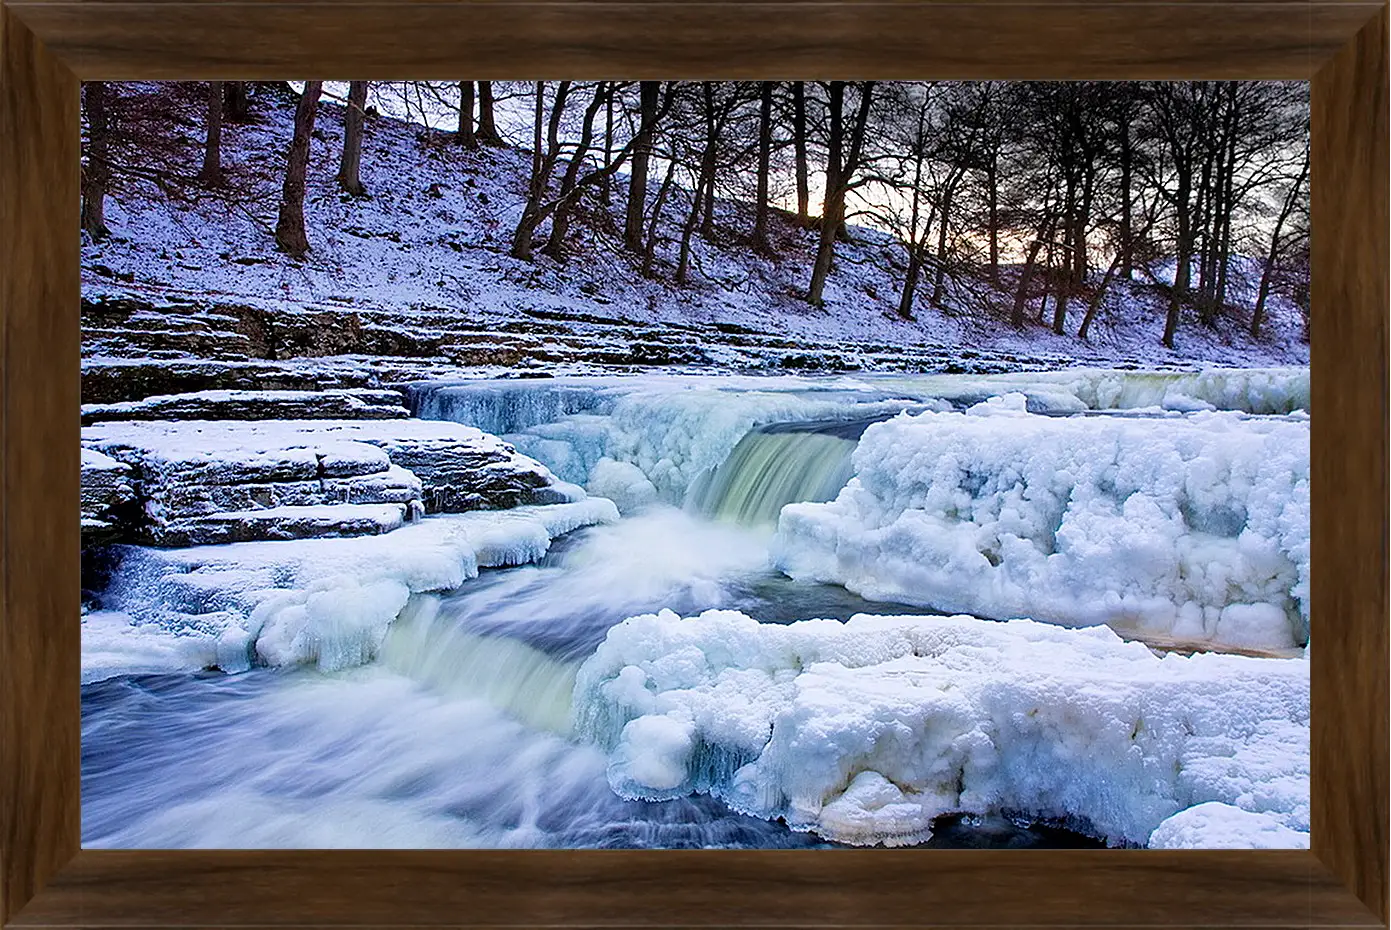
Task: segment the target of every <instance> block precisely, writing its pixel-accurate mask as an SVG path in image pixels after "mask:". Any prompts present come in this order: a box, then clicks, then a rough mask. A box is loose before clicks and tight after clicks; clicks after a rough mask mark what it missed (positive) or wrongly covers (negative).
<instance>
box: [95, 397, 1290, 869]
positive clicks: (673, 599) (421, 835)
mask: <svg viewBox="0 0 1391 930" xmlns="http://www.w3.org/2000/svg"><path fill="white" fill-rule="evenodd" d="M1050 379H1051V380H1050ZM1121 380H1122V381H1124V380H1125V379H1124V378H1122V379H1121ZM1131 380H1133V381H1134V382H1135V383H1134V384H1130V385H1125V386H1124V387H1125V390H1129V391H1130V392H1131V395H1132V396H1131V398H1130V400H1131V402H1130V403H1120V402H1119V401H1120V400H1122V399H1124V398H1122V397H1121V396H1120V395H1121V394H1124V391H1121V392H1119V393H1118V394H1117V397H1116V398H1113V404H1114V406H1116V407H1132V408H1133V407H1146V403H1145V402H1146V401H1147V400H1148V401H1150V402H1152V403H1151V406H1160V404H1157V403H1153V402H1154V401H1155V400H1156V398H1158V399H1159V400H1160V401H1162V400H1163V399H1164V398H1165V397H1166V396H1168V397H1169V398H1171V399H1172V398H1180V399H1179V400H1175V401H1174V402H1172V403H1169V404H1168V405H1167V406H1168V407H1169V408H1170V410H1169V412H1168V413H1167V414H1166V413H1163V412H1162V411H1156V410H1150V411H1149V413H1151V414H1153V415H1173V414H1174V413H1175V410H1176V409H1182V407H1183V405H1184V401H1183V400H1182V398H1188V399H1192V397H1191V394H1183V393H1176V392H1175V391H1174V390H1173V389H1172V384H1171V383H1167V382H1166V383H1164V384H1161V385H1160V388H1158V389H1156V388H1154V387H1153V385H1152V384H1151V383H1150V382H1149V381H1145V380H1144V379H1143V378H1142V377H1140V376H1136V377H1134V378H1132V379H1131ZM1160 380H1161V381H1164V379H1160ZM1169 380H1170V382H1171V381H1172V379H1169ZM635 383H636V384H637V385H638V386H639V387H640V388H641V389H635V387H634V384H635ZM1017 383H1018V381H1017V380H1016V381H1013V382H1010V386H1017ZM1060 383H1061V381H1060V379H1059V378H1058V377H1057V376H1049V378H1042V379H1041V380H1039V381H1038V383H1036V384H1035V385H1034V387H1035V388H1036V389H1037V390H1035V391H1034V392H1033V393H1030V396H1029V404H1030V409H1037V410H1039V411H1040V412H1054V413H1058V414H1059V415H1065V414H1075V413H1080V412H1083V411H1084V410H1087V409H1088V408H1092V409H1093V411H1094V409H1095V407H1096V406H1097V400H1096V398H1095V397H1094V396H1092V397H1088V396H1083V397H1082V398H1080V399H1079V398H1078V396H1077V395H1078V393H1079V389H1078V388H1077V387H1076V386H1075V385H1074V386H1072V387H1069V388H1064V387H1060V386H1059V384H1060ZM1306 385H1307V381H1306ZM768 387H769V385H768V384H766V383H761V382H756V381H753V379H730V380H728V381H726V382H722V383H720V384H717V385H715V386H714V388H713V389H712V387H711V385H710V384H709V383H707V382H704V381H698V380H697V381H692V382H682V381H680V379H674V378H673V379H668V381H666V382H663V381H662V379H654V378H648V379H646V380H645V381H641V382H633V381H625V380H623V379H618V378H602V379H574V380H573V381H567V382H563V383H551V384H547V383H536V382H532V383H527V382H511V383H505V384H500V383H498V382H487V383H479V382H475V383H468V384H456V385H427V386H417V387H416V388H415V389H414V391H413V402H414V404H415V407H416V410H417V413H418V415H421V416H424V417H427V418H441V419H452V420H456V421H459V422H464V423H469V424H470V425H477V426H479V427H481V428H484V429H486V430H489V431H491V432H495V433H497V434H501V435H504V436H505V437H506V438H508V439H509V440H510V441H512V442H514V443H515V444H516V445H517V446H518V448H519V449H520V450H521V451H523V452H526V453H527V454H530V455H533V456H535V457H537V458H539V459H541V460H542V461H543V462H545V463H546V464H547V465H548V466H550V467H551V468H552V469H553V470H554V471H555V472H556V473H557V474H558V475H560V477H562V478H563V479H565V480H568V481H572V482H575V483H580V484H588V485H589V487H590V490H591V493H597V494H601V495H603V496H610V497H612V498H613V499H615V501H616V502H617V503H618V504H619V506H620V509H622V510H623V512H624V517H623V519H621V520H620V521H619V522H618V523H616V524H612V525H607V526H595V527H589V528H586V529H583V530H579V531H577V532H575V533H572V534H570V535H568V536H565V537H562V538H560V539H558V540H556V541H555V543H554V544H553V545H552V547H551V549H550V551H549V552H548V554H547V555H546V556H545V558H543V559H542V560H541V561H539V562H537V563H535V564H531V565H526V566H522V567H518V568H509V569H499V570H485V571H484V572H483V573H482V574H481V575H480V576H479V577H478V578H477V579H474V580H472V581H469V582H468V583H466V584H465V585H464V586H463V587H462V588H461V589H459V590H457V591H454V592H444V593H439V594H433V595H417V596H415V597H414V598H413V599H412V601H411V602H410V604H409V605H408V607H407V608H406V610H405V611H403V613H402V615H401V616H400V617H399V618H398V620H397V621H396V623H395V624H394V626H393V627H392V629H391V631H390V633H389V634H388V636H387V639H386V642H385V643H384V645H383V646H382V648H381V650H380V652H379V654H378V656H377V658H376V660H375V661H374V662H372V663H371V664H369V665H367V666H365V667H361V668H354V669H349V670H346V671H341V672H334V673H323V672H319V671H316V670H311V669H306V668H257V669H253V670H251V671H249V672H246V673H243V674H237V675H224V674H221V673H218V672H212V671H208V672H198V673H179V674H168V675H144V676H122V677H117V678H111V679H108V680H105V681H100V682H96V683H94V684H90V685H87V686H84V688H83V693H82V709H83V746H82V766H83V768H82V788H83V843H84V845H85V846H89V847H94V846H95V847H117V848H131V847H165V848H192V847H284V848H303V847H416V848H441V847H504V848H505V847H582V848H607V847H638V848H654V847H657V848H691V847H697V848H700V847H721V848H724V847H760V848H781V847H795V848H801V847H825V846H827V845H829V844H826V843H824V842H822V841H820V840H819V839H818V838H817V837H815V836H813V835H809V834H805V833H797V832H793V831H791V830H789V829H787V828H786V827H785V826H783V825H782V824H780V823H769V822H766V821H763V820H759V819H756V818H752V817H747V816H743V815H741V814H737V813H734V812H732V811H731V810H729V809H728V808H726V807H725V806H724V805H723V804H722V803H720V802H719V801H717V800H714V799H711V798H708V797H703V796H698V797H690V798H683V799H677V800H670V801H660V802H648V801H634V800H625V799H623V798H620V797H618V796H617V795H616V794H614V792H613V791H612V790H611V789H610V787H609V784H608V781H607V777H606V769H607V765H608V760H607V759H606V757H605V755H604V754H603V753H602V752H601V751H600V750H599V749H598V748H597V747H595V746H592V745H588V744H586V743H584V742H582V741H579V740H576V739H575V738H574V737H573V735H572V734H571V732H570V710H571V707H570V701H571V693H572V689H573V685H574V681H575V675H576V672H577V670H578V668H579V665H580V664H581V663H582V662H583V660H584V659H585V658H586V657H587V656H588V655H590V654H591V653H592V652H593V651H594V649H595V648H596V647H597V646H598V644H599V643H600V642H601V641H602V640H603V639H604V636H605V633H606V632H607V631H608V630H609V629H610V628H611V627H612V626H614V625H615V624H617V623H619V622H621V621H622V620H624V619H625V618H627V617H630V616H634V615H638V614H644V613H652V612H656V611H658V610H661V609H663V608H668V609H671V610H674V611H676V612H677V613H679V614H681V615H682V616H690V615H692V614H694V613H698V612H700V611H702V610H705V609H707V608H712V607H719V608H732V609H737V610H742V611H744V612H745V613H747V614H749V615H750V616H753V617H756V618H758V619H759V620H761V621H762V622H765V623H787V622H792V621H795V620H801V619H807V618H812V617H817V618H837V619H847V618H849V617H850V616H851V615H853V614H857V613H876V614H886V615H902V614H930V613H933V611H931V610H930V609H927V608H923V607H914V606H910V605H905V604H896V603H891V602H871V601H866V600H864V599H862V598H860V597H858V596H856V595H855V594H852V593H850V592H849V591H847V590H846V589H845V588H843V587H840V586H837V585H831V584H816V583H811V582H799V581H793V580H792V579H790V578H788V577H786V576H785V575H783V574H782V573H780V572H778V571H777V570H775V569H774V568H773V566H772V563H771V560H770V551H769V546H770V541H771V539H772V536H773V532H774V528H775V525H776V522H777V518H778V514H779V511H780V510H781V508H782V507H783V506H784V505H785V504H787V503H791V502H800V501H826V500H830V499H832V498H834V497H835V496H836V494H837V493H838V492H839V491H840V489H841V488H842V487H843V486H844V485H845V483H846V482H847V481H848V480H849V478H850V477H851V473H852V464H851V455H852V453H853V451H854V449H855V447H856V443H857V441H858V439H859V437H860V435H861V433H862V432H863V431H864V430H865V428H866V427H867V426H869V425H870V424H871V423H873V422H876V421H877V420H880V419H883V418H885V417H888V416H891V415H893V414H894V413H896V412H897V411H899V410H903V409H909V410H920V409H959V408H960V407H961V406H963V405H965V404H968V403H974V402H977V401H979V400H980V399H982V398H983V397H986V396H990V395H991V394H992V393H997V392H998V390H999V389H1000V386H999V385H990V384H986V385H981V384H979V383H977V381H966V380H962V381H960V382H958V383H956V384H955V385H953V386H952V389H951V390H944V389H943V386H942V381H941V379H937V380H935V381H934V380H932V379H916V380H915V379H899V380H898V381H894V382H885V383H881V382H847V381H845V380H844V379H840V380H837V381H828V382H814V381H810V380H793V379H786V380H784V381H782V382H780V383H779V384H778V385H777V388H778V389H777V390H767V388H768ZM1091 390H1092V391H1093V392H1094V393H1095V391H1096V390H1097V388H1095V387H1094V386H1093V387H1092V388H1091ZM1305 391H1306V392H1307V386H1306V387H1305ZM1166 392H1167V395H1166ZM1081 393H1083V394H1085V391H1082V392H1081ZM1208 396H1211V391H1209V392H1208ZM1250 396H1255V395H1254V394H1252V393H1251V392H1248V397H1250ZM1280 403H1281V401H1279V400H1278V399H1276V400H1274V401H1268V402H1267V401H1259V402H1254V403H1246V404H1245V406H1246V407H1247V408H1250V409H1253V411H1254V412H1255V413H1257V414H1266V413H1282V412H1284V411H1283V410H1280V409H1278V407H1279V404H1280ZM1305 403H1306V404H1307V400H1306V401H1305ZM1263 404H1264V405H1266V406H1271V405H1273V406H1274V407H1275V408H1276V409H1263V406H1262V405H1263ZM1229 406H1230V404H1229ZM1236 406H1238V407H1240V406H1241V405H1239V404H1238V405H1236ZM929 845H932V846H936V847H942V846H956V847H977V846H997V847H999V846H1077V845H1083V846H1085V845H1094V841H1092V840H1090V839H1089V838H1087V837H1085V836H1083V835H1080V834H1076V833H1070V832H1068V831H1065V830H1057V829H1053V828H1051V827H1049V826H1048V825H1041V824H1030V823H1027V822H1024V821H1010V820H1006V819H1003V818H999V817H996V818H986V819H981V818H974V819H973V818H961V817H953V818H946V819H944V820H943V822H942V824H941V828H940V829H939V830H938V831H937V835H936V836H935V837H934V838H933V841H932V842H931V843H930V844H929Z"/></svg>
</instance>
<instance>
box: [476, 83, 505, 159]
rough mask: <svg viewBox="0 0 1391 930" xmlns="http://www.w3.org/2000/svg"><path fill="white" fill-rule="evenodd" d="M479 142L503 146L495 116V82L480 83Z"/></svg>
mask: <svg viewBox="0 0 1391 930" xmlns="http://www.w3.org/2000/svg"><path fill="white" fill-rule="evenodd" d="M476 135H477V138H478V141H479V142H481V143H482V144H483V145H502V144H503V142H502V136H501V135H500V134H499V133H498V131H497V122H496V120H495V118H494V115H493V82H492V81H479V82H478V132H477V134H476Z"/></svg>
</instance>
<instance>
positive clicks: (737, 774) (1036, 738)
mask: <svg viewBox="0 0 1391 930" xmlns="http://www.w3.org/2000/svg"><path fill="white" fill-rule="evenodd" d="M574 714H575V730H576V732H577V733H579V734H581V735H583V736H586V737H588V738H589V739H591V740H593V741H594V742H596V743H598V744H599V745H600V746H602V747H603V748H604V749H606V750H607V751H608V752H609V753H610V765H609V781H610V784H611V785H612V786H613V788H614V789H615V790H616V791H618V792H619V793H620V794H623V795H624V796H627V797H642V798H669V797H676V796H681V795H686V794H691V793H709V794H713V795H716V796H718V797H720V798H722V799H724V800H725V801H726V803H728V804H730V805H731V806H733V807H735V808H736V809H738V810H741V811H744V812H746V813H750V814H753V815H755V816H760V817H765V818H770V819H772V818H779V817H781V818H784V819H786V821H787V822H788V823H789V824H790V825H792V826H793V827H794V828H796V829H802V830H812V831H815V832H816V833H818V834H820V835H822V836H825V837H827V838H830V839H835V840H839V841H843V842H848V843H856V844H873V843H884V844H888V845H897V844H904V843H913V842H919V841H922V840H925V839H926V838H927V837H928V836H930V833H931V823H932V820H933V818H934V817H937V816H938V815H940V814H944V813H950V812H955V811H965V812H972V813H978V814H991V813H1001V812H1006V813H1009V812H1012V813H1018V814H1023V815H1025V816H1030V817H1039V818H1056V819H1061V820H1063V821H1065V822H1070V823H1073V824H1074V825H1077V826H1079V827H1083V828H1085V829H1087V830H1089V831H1092V832H1094V833H1095V834H1097V835H1099V836H1102V837H1105V838H1107V839H1108V840H1109V841H1110V842H1113V843H1127V844H1137V845H1139V844H1144V843H1146V842H1147V841H1148V840H1149V839H1150V837H1151V834H1152V833H1154V832H1155V831H1156V828H1159V827H1160V825H1161V824H1163V823H1165V822H1166V821H1167V820H1168V819H1169V818H1171V817H1173V815H1174V814H1176V813H1178V812H1179V811H1182V810H1185V809H1188V808H1191V807H1193V806H1194V805H1198V804H1202V803H1203V802H1206V801H1219V802H1221V803H1223V804H1226V805H1232V806H1235V807H1239V808H1241V809H1242V810H1243V811H1249V812H1252V813H1255V814H1265V815H1268V820H1269V822H1271V823H1278V824H1279V825H1281V826H1282V827H1283V828H1284V829H1285V830H1286V832H1285V833H1282V834H1279V836H1278V838H1280V839H1288V840H1289V841H1290V843H1289V845H1298V836H1296V834H1301V833H1307V831H1308V818H1309V782H1308V779H1309V761H1308V736H1309V729H1308V728H1309V667H1308V663H1307V662H1306V661H1304V660H1302V659H1253V658H1247V657H1242V656H1228V655H1217V654H1200V655H1194V656H1192V657H1182V656H1178V655H1172V654H1171V655H1167V656H1164V657H1163V658H1160V657H1158V656H1156V655H1155V654H1154V653H1153V652H1151V651H1150V650H1149V649H1147V648H1146V647H1145V646H1143V645H1141V644H1138V643H1126V642H1123V641H1122V640H1121V639H1120V638H1119V637H1117V636H1116V634H1115V633H1113V632H1112V631H1110V630H1108V629H1106V628H1105V627H1090V628H1085V629H1077V630H1069V629H1063V628H1059V627H1055V626H1051V625H1047V624H1041V623H1035V622H1032V621H1028V620H1013V621H1008V622H995V621H987V620H979V619H976V618H971V617H961V616H958V617H871V616H865V615H860V616H856V617H854V618H852V619H851V620H850V621H849V622H848V623H840V622H838V621H834V620H808V621H804V622H799V623H794V624H791V625H787V626H782V625H775V624H760V623H758V622H756V621H755V620H753V619H751V618H749V617H747V616H745V615H743V614H740V613H736V612H733V611H707V612H706V613H704V614H702V615H700V616H699V617H694V618H689V619H682V618H680V617H678V616H677V615H676V614H674V613H672V612H670V611H664V612H662V613H661V614H657V615H646V616H641V617H634V618H631V619H629V620H626V621H624V622H623V623H621V624H619V625H618V626H616V627H614V628H613V629H612V630H610V631H609V633H608V637H607V639H606V640H605V641H604V643H603V644H602V645H601V646H600V647H599V649H598V651H597V652H596V653H595V654H594V655H593V656H592V657H591V658H590V659H589V660H588V661H586V662H585V664H584V665H583V666H582V668H581V670H580V672H579V675H578V677H577V681H576V686H575V709H574ZM1180 823H1182V822H1181V821H1180ZM1170 832H1175V833H1176V832H1177V827H1172V828H1171V830H1170ZM1170 832H1161V833H1160V834H1159V839H1160V840H1161V841H1163V842H1170V841H1171V837H1170ZM1245 835H1246V834H1242V833H1240V832H1238V831H1235V830H1232V831H1227V832H1225V833H1223V834H1221V840H1222V843H1223V844H1225V843H1229V842H1231V843H1237V844H1240V842H1241V841H1242V840H1243V838H1244V836H1245ZM1271 835H1273V834H1269V835H1267V839H1269V838H1270V836H1271ZM1214 836H1216V834H1209V837H1214ZM1173 841H1175V842H1176V841H1177V840H1173Z"/></svg>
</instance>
